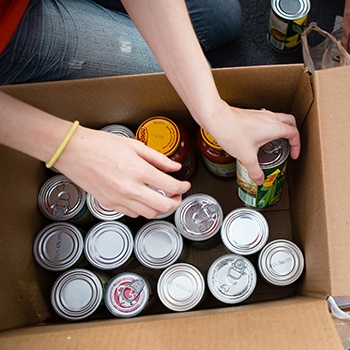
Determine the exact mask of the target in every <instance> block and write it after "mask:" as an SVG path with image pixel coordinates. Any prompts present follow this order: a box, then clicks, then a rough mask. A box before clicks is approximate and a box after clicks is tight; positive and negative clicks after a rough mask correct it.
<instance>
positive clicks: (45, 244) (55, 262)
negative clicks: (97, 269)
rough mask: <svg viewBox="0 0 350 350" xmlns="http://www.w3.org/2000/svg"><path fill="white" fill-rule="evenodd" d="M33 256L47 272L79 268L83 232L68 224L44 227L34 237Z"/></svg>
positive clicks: (83, 258) (56, 223)
mask: <svg viewBox="0 0 350 350" xmlns="http://www.w3.org/2000/svg"><path fill="white" fill-rule="evenodd" d="M33 255H34V258H35V260H36V261H37V263H38V264H39V265H40V266H41V267H43V268H44V269H46V270H49V271H63V270H67V269H69V268H73V267H77V266H81V265H82V264H83V263H84V262H86V259H85V257H84V232H83V231H81V230H80V229H78V228H77V227H76V226H74V225H72V224H70V223H68V222H55V223H52V224H49V225H47V226H45V227H44V228H43V229H42V230H41V231H40V232H39V233H38V234H37V236H36V237H35V240H34V243H33Z"/></svg>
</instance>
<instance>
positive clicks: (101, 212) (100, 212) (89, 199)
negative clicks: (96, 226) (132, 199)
mask: <svg viewBox="0 0 350 350" xmlns="http://www.w3.org/2000/svg"><path fill="white" fill-rule="evenodd" d="M86 204H87V207H88V209H89V211H90V213H91V214H92V215H93V216H94V217H95V218H97V219H99V220H103V221H114V220H118V219H121V218H122V217H124V214H122V213H120V212H119V211H116V210H113V209H109V208H107V207H105V206H104V205H102V204H101V203H100V202H98V201H97V200H96V199H95V197H93V196H92V195H90V194H89V193H87V194H86Z"/></svg>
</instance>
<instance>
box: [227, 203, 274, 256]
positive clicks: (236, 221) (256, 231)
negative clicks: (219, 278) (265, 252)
mask: <svg viewBox="0 0 350 350" xmlns="http://www.w3.org/2000/svg"><path fill="white" fill-rule="evenodd" d="M268 237H269V225H268V223H267V220H266V218H265V217H264V215H263V214H261V213H260V212H259V211H257V210H255V209H251V208H237V209H234V210H232V211H231V212H230V213H228V214H227V215H226V216H225V218H224V221H223V223H222V226H221V239H222V242H223V244H224V246H225V247H226V248H227V249H228V250H229V251H230V252H231V253H235V254H238V255H251V254H254V253H256V252H258V251H259V250H261V249H262V248H263V247H264V245H265V244H266V242H267V239H268Z"/></svg>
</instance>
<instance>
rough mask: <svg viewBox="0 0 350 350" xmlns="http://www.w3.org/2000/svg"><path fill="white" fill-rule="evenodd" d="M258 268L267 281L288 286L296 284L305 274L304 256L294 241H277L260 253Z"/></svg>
mask: <svg viewBox="0 0 350 350" xmlns="http://www.w3.org/2000/svg"><path fill="white" fill-rule="evenodd" d="M258 268H259V272H260V274H261V276H262V277H263V278H264V280H265V281H267V282H269V283H270V284H273V285H276V286H286V285H289V284H292V283H294V282H295V281H296V280H297V279H298V278H299V277H300V276H301V274H302V273H303V270H304V256H303V253H302V252H301V250H300V248H299V247H298V246H297V245H296V244H295V243H293V242H292V241H289V240H286V239H277V240H274V241H272V242H270V243H269V244H267V245H266V246H265V247H264V248H263V250H262V251H261V252H260V254H259V258H258Z"/></svg>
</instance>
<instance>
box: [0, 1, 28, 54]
mask: <svg viewBox="0 0 350 350" xmlns="http://www.w3.org/2000/svg"><path fill="white" fill-rule="evenodd" d="M29 1H30V0H0V54H1V53H2V52H3V51H4V49H5V47H6V45H7V44H8V43H9V41H10V40H11V38H12V36H13V34H14V33H15V31H16V29H17V27H18V25H19V23H20V22H21V19H22V17H23V15H24V13H25V11H26V9H27V7H28V4H29Z"/></svg>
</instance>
